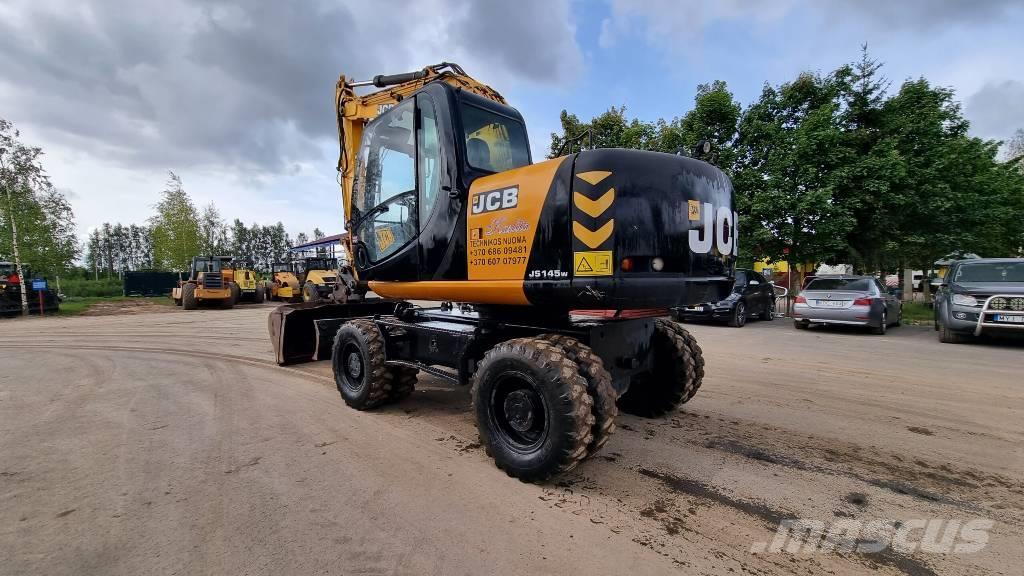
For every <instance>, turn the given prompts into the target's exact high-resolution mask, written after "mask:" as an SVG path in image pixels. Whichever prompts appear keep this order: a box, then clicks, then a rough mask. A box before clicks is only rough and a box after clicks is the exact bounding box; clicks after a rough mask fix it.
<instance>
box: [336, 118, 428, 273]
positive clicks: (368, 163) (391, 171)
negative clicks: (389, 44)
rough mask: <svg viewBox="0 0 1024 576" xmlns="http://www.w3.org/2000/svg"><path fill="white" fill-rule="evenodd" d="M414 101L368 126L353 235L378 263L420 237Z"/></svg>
mask: <svg viewBox="0 0 1024 576" xmlns="http://www.w3.org/2000/svg"><path fill="white" fill-rule="evenodd" d="M414 113H415V108H414V106H413V100H407V101H406V102H403V103H402V104H399V105H398V106H395V107H394V108H392V109H391V110H390V111H388V112H387V113H386V114H384V115H382V116H380V117H378V118H377V119H376V120H374V121H373V122H371V123H370V124H369V125H367V127H366V129H365V130H364V131H363V142H362V146H361V147H360V152H359V158H358V161H357V164H356V182H355V186H354V190H353V197H352V208H353V211H352V215H351V218H352V220H354V221H355V229H354V230H353V231H352V232H353V234H354V235H355V236H357V237H358V239H359V241H360V242H361V243H362V244H363V245H364V246H365V247H366V254H367V257H368V258H369V260H370V261H371V262H376V261H378V260H381V259H383V258H385V257H387V256H390V255H391V254H393V253H394V252H396V251H397V250H398V249H399V248H401V247H402V246H404V245H405V244H406V243H408V242H409V241H410V240H412V239H413V238H415V237H416V229H417V221H418V219H417V211H416V204H417V202H416V140H415V135H414V132H415V130H414V116H413V115H414Z"/></svg>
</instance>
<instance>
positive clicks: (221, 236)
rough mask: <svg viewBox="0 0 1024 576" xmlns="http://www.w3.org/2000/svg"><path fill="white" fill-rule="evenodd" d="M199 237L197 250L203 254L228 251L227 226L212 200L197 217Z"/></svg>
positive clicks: (218, 253)
mask: <svg viewBox="0 0 1024 576" xmlns="http://www.w3.org/2000/svg"><path fill="white" fill-rule="evenodd" d="M199 237H200V248H199V251H200V252H201V253H203V254H210V255H220V254H224V253H225V252H227V251H228V248H229V244H228V226H227V223H226V222H224V220H223V219H222V218H221V217H220V212H219V211H218V210H217V207H216V206H214V205H213V203H212V202H211V203H210V204H207V205H206V207H205V208H203V213H202V215H201V216H200V217H199Z"/></svg>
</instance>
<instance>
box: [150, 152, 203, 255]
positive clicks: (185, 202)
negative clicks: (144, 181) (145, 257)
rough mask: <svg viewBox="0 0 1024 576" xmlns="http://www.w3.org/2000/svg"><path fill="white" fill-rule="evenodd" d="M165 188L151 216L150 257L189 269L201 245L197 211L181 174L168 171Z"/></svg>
mask: <svg viewBox="0 0 1024 576" xmlns="http://www.w3.org/2000/svg"><path fill="white" fill-rule="evenodd" d="M168 174H169V176H168V179H167V185H166V188H165V189H164V191H163V196H162V198H161V200H160V202H159V203H157V205H156V211H157V213H156V215H154V216H153V217H152V218H150V225H151V226H152V238H153V261H154V264H155V265H156V266H157V267H158V268H161V269H165V270H174V271H184V270H188V268H189V264H190V262H191V260H192V257H193V256H195V255H196V254H198V253H199V251H200V249H201V248H202V238H201V234H200V228H199V215H198V213H197V211H196V207H195V205H193V204H192V200H191V199H190V198H189V196H188V194H187V193H186V192H185V189H184V188H183V187H182V185H181V178H179V177H178V175H177V174H175V173H174V172H168Z"/></svg>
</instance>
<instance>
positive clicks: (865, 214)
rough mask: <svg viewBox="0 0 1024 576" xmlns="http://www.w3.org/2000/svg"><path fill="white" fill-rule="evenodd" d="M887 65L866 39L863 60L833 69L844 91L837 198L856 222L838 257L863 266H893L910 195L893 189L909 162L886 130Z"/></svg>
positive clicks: (839, 117) (863, 267) (840, 96)
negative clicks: (898, 222) (898, 224)
mask: <svg viewBox="0 0 1024 576" xmlns="http://www.w3.org/2000/svg"><path fill="white" fill-rule="evenodd" d="M881 67H882V64H881V63H879V62H878V61H877V60H874V59H872V58H871V57H870V55H869V54H868V49H867V46H866V45H864V46H862V47H861V58H860V60H859V61H857V62H855V63H853V64H850V65H846V66H841V67H840V68H839V69H837V70H836V71H835V72H833V74H832V76H833V78H834V79H835V82H836V87H837V89H838V91H839V105H840V106H839V111H838V121H839V126H840V128H841V130H842V138H841V141H840V154H841V160H840V162H839V163H838V164H837V166H836V174H835V176H836V177H835V179H834V182H835V192H834V201H835V202H837V203H839V204H841V205H842V206H844V207H845V208H846V209H847V210H848V211H849V213H850V214H851V216H852V218H853V222H854V224H853V226H852V228H851V229H850V231H849V232H848V233H847V235H846V238H845V241H846V250H845V254H837V255H836V258H837V259H838V260H841V261H843V262H846V263H850V264H853V265H854V267H855V268H856V269H857V270H870V271H876V270H884V269H886V268H888V267H890V266H891V264H892V262H891V261H890V260H892V258H893V255H892V254H891V251H890V250H888V248H889V247H890V243H891V233H892V229H893V227H894V226H895V219H896V218H897V216H898V214H899V212H900V210H901V208H902V204H903V203H904V202H905V200H906V199H905V198H901V197H899V196H898V195H895V194H894V190H893V182H894V181H895V180H896V179H898V178H899V177H900V176H901V174H902V173H903V170H904V164H903V161H902V158H901V157H900V154H899V152H898V150H897V148H896V145H895V142H894V141H893V139H892V138H890V137H889V134H887V133H886V131H885V126H884V122H885V109H884V104H885V102H886V90H887V88H888V85H889V82H888V80H886V79H885V78H884V77H882V76H880V75H879V70H880V69H881Z"/></svg>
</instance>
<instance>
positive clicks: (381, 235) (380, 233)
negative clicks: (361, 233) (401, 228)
mask: <svg viewBox="0 0 1024 576" xmlns="http://www.w3.org/2000/svg"><path fill="white" fill-rule="evenodd" d="M376 234H377V249H378V250H380V251H382V252H383V251H384V250H387V249H388V248H389V247H390V246H391V245H392V244H394V243H395V233H394V232H392V231H391V229H390V228H377V230H376Z"/></svg>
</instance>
